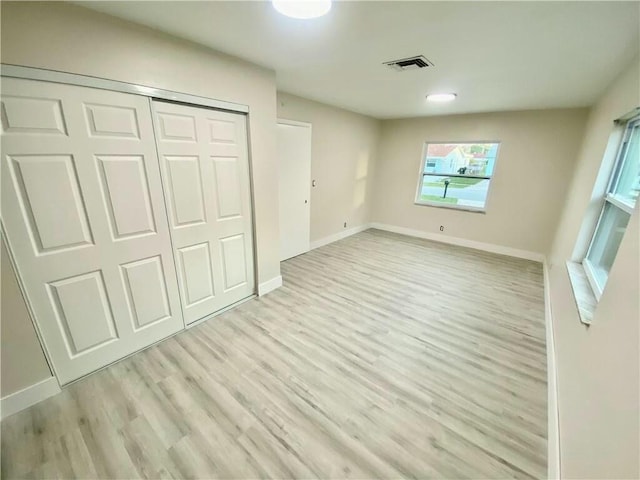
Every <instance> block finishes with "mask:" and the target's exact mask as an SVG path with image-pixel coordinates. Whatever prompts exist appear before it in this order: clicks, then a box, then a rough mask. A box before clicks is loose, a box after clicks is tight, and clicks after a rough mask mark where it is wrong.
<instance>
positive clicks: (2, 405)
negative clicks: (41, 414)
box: [0, 377, 61, 418]
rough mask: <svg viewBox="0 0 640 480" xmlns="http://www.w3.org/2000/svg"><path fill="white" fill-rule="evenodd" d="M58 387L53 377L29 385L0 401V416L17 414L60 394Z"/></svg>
mask: <svg viewBox="0 0 640 480" xmlns="http://www.w3.org/2000/svg"><path fill="white" fill-rule="evenodd" d="M60 391H61V390H60V385H58V381H57V380H56V378H55V377H49V378H45V379H44V380H42V381H40V382H38V383H36V384H34V385H31V386H30V387H27V388H24V389H22V390H18V391H17V392H15V393H12V394H11V395H7V396H6V397H4V398H3V399H2V400H1V401H0V416H1V417H2V418H6V417H8V416H9V415H13V414H14V413H18V412H19V411H21V410H24V409H25V408H29V407H30V406H31V405H35V404H36V403H38V402H41V401H42V400H45V399H47V398H49V397H52V396H54V395H56V394H58V393H60Z"/></svg>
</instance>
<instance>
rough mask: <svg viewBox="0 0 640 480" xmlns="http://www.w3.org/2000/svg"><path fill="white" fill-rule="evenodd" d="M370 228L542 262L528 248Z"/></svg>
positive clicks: (382, 226) (384, 227)
mask: <svg viewBox="0 0 640 480" xmlns="http://www.w3.org/2000/svg"><path fill="white" fill-rule="evenodd" d="M369 227H370V228H377V229H378V230H385V231H387V232H394V233H400V234H402V235H409V236H410V237H418V238H424V239H426V240H433V241H435V242H441V243H448V244H450V245H457V246H459V247H468V248H474V249H476V250H482V251H485V252H491V253H497V254H500V255H507V256H509V257H516V258H523V259H525V260H533V261H536V262H544V258H545V257H544V254H542V253H538V252H530V251H528V250H519V249H517V248H510V247H503V246H502V245H494V244H492V243H484V242H476V241H475V240H467V239H466V238H458V237H451V236H449V235H440V234H438V233H429V232H423V231H422V230H414V229H413V228H405V227H397V226H395V225H387V224H385V223H376V222H374V223H371V224H369Z"/></svg>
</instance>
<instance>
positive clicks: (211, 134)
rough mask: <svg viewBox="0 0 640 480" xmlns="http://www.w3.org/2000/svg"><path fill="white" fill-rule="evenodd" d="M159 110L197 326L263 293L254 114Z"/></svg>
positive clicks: (167, 180)
mask: <svg viewBox="0 0 640 480" xmlns="http://www.w3.org/2000/svg"><path fill="white" fill-rule="evenodd" d="M153 111H154V121H155V126H156V132H157V135H156V141H157V144H158V152H159V155H160V165H161V167H162V168H161V171H162V177H163V185H164V187H165V194H166V197H167V199H168V204H169V210H170V216H171V218H172V220H171V222H170V227H171V236H172V240H173V247H174V255H175V258H176V264H177V265H178V277H179V282H178V283H179V286H180V293H181V300H182V308H183V314H184V317H185V321H186V322H187V323H191V322H194V321H196V320H198V319H200V318H202V317H204V316H206V315H210V314H211V313H214V312H216V311H218V310H220V309H222V308H225V307H227V306H229V305H231V304H233V303H235V302H237V301H239V300H241V299H243V298H246V297H248V296H250V295H252V294H253V293H254V292H255V284H254V282H255V280H254V267H253V226H252V215H251V192H250V179H249V159H248V151H247V134H246V117H245V116H243V115H237V114H231V113H226V112H220V111H216V110H211V109H206V108H196V107H189V106H184V105H177V104H172V103H168V102H161V101H154V102H153Z"/></svg>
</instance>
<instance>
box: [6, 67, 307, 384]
mask: <svg viewBox="0 0 640 480" xmlns="http://www.w3.org/2000/svg"><path fill="white" fill-rule="evenodd" d="M0 77H9V78H17V79H23V80H37V81H41V82H49V83H59V84H64V85H72V86H78V87H88V88H93V89H98V90H108V91H113V92H120V93H127V94H131V95H137V96H141V97H147V98H148V101H149V109H150V110H149V111H150V112H152V110H151V101H152V100H153V99H158V100H165V101H169V102H173V103H181V104H186V105H191V106H194V107H201V108H208V109H214V110H222V111H227V112H230V113H235V114H240V115H245V116H246V117H247V122H246V132H247V138H246V142H247V157H248V162H249V192H250V203H251V220H252V224H251V234H252V236H253V252H252V253H253V270H254V294H253V295H251V296H249V297H247V298H245V299H242V300H241V301H239V302H236V303H234V304H232V305H228V306H227V307H225V308H223V309H221V310H218V311H216V312H214V313H212V314H211V315H207V316H206V317H203V318H202V319H200V320H197V321H195V322H193V323H191V324H190V325H186V323H185V324H184V328H183V329H181V330H179V331H177V332H176V333H174V334H173V335H170V336H169V337H166V338H163V339H161V340H158V342H154V343H153V344H151V345H147V346H146V347H144V348H142V349H140V350H137V351H135V352H132V353H131V354H129V355H126V356H124V357H122V358H120V359H118V360H115V361H114V362H111V363H109V364H107V365H103V366H102V367H100V368H98V369H96V370H94V371H92V372H89V373H87V374H86V375H82V376H80V377H78V378H77V379H75V380H73V381H71V382H68V383H66V384H65V385H64V386H61V387H60V388H66V387H67V386H69V385H72V384H74V383H75V382H77V381H79V380H82V379H83V378H86V377H88V376H89V375H93V374H94V373H96V372H99V371H101V370H103V369H105V368H107V367H109V366H110V365H113V364H114V363H117V362H120V361H122V360H124V359H125V358H128V357H130V356H132V355H135V354H136V353H139V352H141V351H143V350H146V349H147V348H149V347H151V346H153V345H155V344H156V343H159V342H162V341H164V340H167V339H168V338H171V337H173V336H175V335H177V334H179V333H180V332H182V331H185V330H186V329H188V328H191V327H195V326H196V325H199V324H200V323H202V322H204V321H206V320H209V319H210V318H212V317H214V316H217V315H219V314H221V313H224V312H226V311H227V310H229V309H231V308H233V307H235V306H237V305H239V304H241V303H243V302H245V301H248V300H251V299H252V298H255V297H256V296H258V287H259V277H258V249H257V235H256V233H257V232H256V216H255V215H256V208H255V207H256V204H255V194H254V187H253V157H252V151H251V141H250V140H251V130H250V122H249V121H248V119H249V118H250V116H249V113H250V112H249V106H248V105H243V104H240V103H233V102H226V101H223V100H217V99H213V98H209V97H201V96H198V95H191V94H188V93H181V92H174V91H172V90H164V89H160V88H155V87H148V86H145V85H138V84H134V83H127V82H121V81H118V80H110V79H105V78H100V77H92V76H89V75H81V74H76V73H67V72H60V71H56V70H49V69H44V68H35V67H25V66H20V65H11V64H5V63H0ZM151 114H152V113H151ZM152 116H153V115H152ZM300 123H302V122H300ZM309 126H310V125H309ZM154 129H155V127H154ZM154 149H155V151H156V156H157V158H158V169H160V163H159V162H160V158H159V155H158V149H157V145H154ZM162 194H163V197H164V194H165V192H164V187H162ZM163 201H164V202H165V206H166V198H163ZM165 213H167V214H168V212H165ZM0 234H1V235H2V237H3V241H4V243H5V247H6V249H7V252H8V254H9V259H10V265H9V268H13V270H14V272H15V275H16V279H17V282H18V286H19V289H20V294H21V295H22V297H23V298H24V301H25V304H26V306H27V311H28V313H29V317H30V319H31V323H32V324H33V326H34V329H35V332H36V336H37V338H38V341H39V342H40V346H41V348H42V351H43V353H44V356H45V360H46V362H47V364H48V365H47V366H48V367H49V369H50V370H51V372H52V374H53V377H54V378H55V379H56V382H57V383H58V385H60V381H59V379H58V374H57V372H56V369H55V367H54V364H53V361H52V359H51V355H50V354H49V350H48V348H47V345H46V342H45V341H44V337H43V335H42V332H41V330H40V326H39V324H38V320H37V319H36V316H35V315H34V312H33V308H32V305H31V303H30V300H29V298H28V296H27V295H26V289H25V288H24V283H23V280H22V275H21V272H20V271H19V269H18V268H17V263H16V261H15V259H14V255H13V248H12V246H11V243H10V242H9V237H8V236H7V235H6V229H5V225H4V221H3V219H2V215H1V214H0ZM169 238H170V242H171V249H172V250H173V240H172V239H171V236H169ZM173 261H174V263H175V259H174V260H173ZM183 323H184V322H183Z"/></svg>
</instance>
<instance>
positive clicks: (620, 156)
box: [582, 114, 640, 301]
mask: <svg viewBox="0 0 640 480" xmlns="http://www.w3.org/2000/svg"><path fill="white" fill-rule="evenodd" d="M635 126H640V114H636V115H634V116H633V117H631V118H629V119H628V120H626V121H625V122H624V133H623V136H622V140H621V141H620V146H619V147H618V152H617V153H616V159H615V162H614V165H613V169H612V171H611V176H610V178H609V182H608V184H607V190H606V192H605V194H604V195H603V197H602V198H601V208H600V215H599V217H598V222H597V223H596V226H595V228H594V230H593V234H592V235H591V240H590V241H589V248H588V249H587V252H586V254H585V256H584V258H583V260H582V266H583V268H584V271H585V274H586V276H587V280H588V281H589V285H590V286H591V289H592V290H593V294H594V295H595V297H596V300H598V301H600V298H601V297H602V292H603V291H604V288H605V286H606V284H607V281H608V279H609V272H607V278H606V279H605V280H604V283H603V284H600V283H599V282H598V281H597V277H596V274H595V272H594V270H595V269H594V267H593V265H592V263H591V261H590V260H589V254H590V253H591V249H592V247H593V244H594V241H595V238H596V236H597V234H598V232H599V231H600V227H601V225H602V220H603V216H604V211H605V208H606V206H607V204H609V205H611V206H612V207H614V208H616V209H617V210H618V211H621V212H624V214H626V215H628V216H629V218H631V214H632V213H633V209H634V206H635V205H634V204H633V203H630V202H628V201H626V200H625V199H623V198H621V197H618V196H616V195H615V193H614V192H615V190H616V187H617V185H618V182H619V181H620V174H621V172H622V169H623V166H624V163H625V160H626V158H627V155H626V154H627V151H628V148H627V147H628V144H629V140H630V138H631V135H632V133H633V129H634V127H635Z"/></svg>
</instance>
